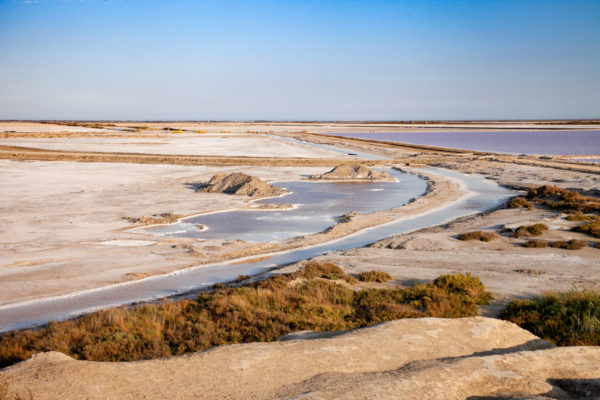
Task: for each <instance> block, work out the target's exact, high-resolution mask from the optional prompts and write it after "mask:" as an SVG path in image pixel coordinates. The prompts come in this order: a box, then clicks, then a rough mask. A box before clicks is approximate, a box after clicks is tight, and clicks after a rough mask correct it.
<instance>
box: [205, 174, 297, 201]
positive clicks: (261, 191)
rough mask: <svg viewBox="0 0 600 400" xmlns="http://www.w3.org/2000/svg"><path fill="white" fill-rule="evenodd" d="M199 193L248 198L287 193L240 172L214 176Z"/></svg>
mask: <svg viewBox="0 0 600 400" xmlns="http://www.w3.org/2000/svg"><path fill="white" fill-rule="evenodd" d="M200 191H201V192H209V193H227V194H235V195H239V196H250V197H273V196H279V195H282V194H284V193H287V191H286V190H285V189H282V188H279V187H276V186H272V185H269V184H268V183H266V182H264V181H262V180H260V179H258V178H256V177H254V176H250V175H246V174H243V173H241V172H235V173H233V174H226V173H219V174H215V175H213V177H212V178H210V181H208V182H207V183H206V184H205V185H204V187H202V188H201V189H200Z"/></svg>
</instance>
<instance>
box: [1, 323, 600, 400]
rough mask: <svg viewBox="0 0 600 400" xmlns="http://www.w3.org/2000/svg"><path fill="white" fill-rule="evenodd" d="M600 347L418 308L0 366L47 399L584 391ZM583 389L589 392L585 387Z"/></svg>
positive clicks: (559, 394)
mask: <svg viewBox="0 0 600 400" xmlns="http://www.w3.org/2000/svg"><path fill="white" fill-rule="evenodd" d="M598 377H600V348H598V347H560V348H558V347H555V346H553V345H552V344H550V343H548V342H546V341H544V340H541V339H539V338H537V337H536V336H534V335H532V334H531V333H529V332H527V331H525V330H523V329H521V328H519V327H518V326H516V325H514V324H511V323H509V322H506V321H501V320H497V319H491V318H482V317H474V318H461V319H440V318H420V319H404V320H397V321H391V322H387V323H384V324H380V325H376V326H373V327H370V328H364V329H359V330H355V331H350V332H337V333H318V334H317V333H311V332H301V333H298V334H296V335H288V336H287V337H285V338H284V340H283V341H280V342H272V343H251V344H238V345H231V346H220V347H216V348H214V349H211V350H209V351H203V352H199V353H194V354H190V355H184V356H180V357H172V358H167V359H160V360H149V361H137V362H121V363H109V362H89V361H76V360H73V359H72V358H70V357H67V356H65V355H62V354H60V353H43V354H39V355H37V356H34V357H32V358H31V359H29V360H27V361H24V362H21V363H19V364H16V365H14V366H12V367H9V368H6V369H4V370H1V371H0V382H6V383H7V384H8V385H9V390H11V391H14V392H18V393H22V394H23V393H27V389H30V390H31V392H32V394H33V396H34V398H35V399H36V400H45V399H57V398H61V399H65V400H69V399H82V398H87V399H107V398H112V399H124V400H127V399H139V398H147V399H164V398H177V399H214V398H236V399H284V398H285V399H290V398H303V399H304V398H307V399H340V398H341V399H370V398H377V399H461V400H462V399H466V398H471V399H482V398H487V399H490V398H491V399H493V398H505V397H511V396H512V397H513V398H553V399H571V398H584V395H585V393H586V391H587V393H594V391H596V396H597V393H598V392H597V391H598V387H599V382H598ZM588 396H590V397H585V398H597V397H594V396H591V395H589V394H588Z"/></svg>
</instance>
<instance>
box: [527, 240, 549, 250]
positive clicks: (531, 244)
mask: <svg viewBox="0 0 600 400" xmlns="http://www.w3.org/2000/svg"><path fill="white" fill-rule="evenodd" d="M523 247H528V248H534V249H543V248H545V247H548V243H546V242H545V241H543V240H538V239H533V240H528V241H526V242H525V243H523Z"/></svg>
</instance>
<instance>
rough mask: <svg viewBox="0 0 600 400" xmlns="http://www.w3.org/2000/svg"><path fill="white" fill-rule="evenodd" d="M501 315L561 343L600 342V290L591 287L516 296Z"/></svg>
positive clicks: (565, 344)
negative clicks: (527, 297)
mask: <svg viewBox="0 0 600 400" xmlns="http://www.w3.org/2000/svg"><path fill="white" fill-rule="evenodd" d="M501 318H503V319H505V320H508V321H511V322H514V323H515V324H517V325H519V326H520V327H522V328H524V329H527V330H528V331H530V332H531V333H533V334H534V335H536V336H539V337H541V338H542V339H546V340H549V341H551V342H553V343H555V344H557V345H560V346H581V345H586V346H598V345H600V294H599V293H598V292H594V291H590V290H573V291H570V292H562V293H556V292H555V293H548V294H545V295H544V296H542V297H539V298H535V299H532V300H515V301H513V302H511V303H510V304H509V305H508V306H507V307H506V309H505V310H504V311H503V312H502V315H501Z"/></svg>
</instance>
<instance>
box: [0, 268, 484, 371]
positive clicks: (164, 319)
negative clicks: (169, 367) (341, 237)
mask: <svg viewBox="0 0 600 400" xmlns="http://www.w3.org/2000/svg"><path fill="white" fill-rule="evenodd" d="M339 279H342V280H344V281H346V282H356V280H355V279H354V278H352V277H350V276H349V275H347V274H345V273H344V272H343V271H342V270H341V269H340V268H339V267H337V266H336V265H335V264H318V263H314V262H313V263H310V264H308V265H306V266H305V267H304V268H303V269H302V270H300V271H297V272H295V273H291V274H285V275H276V276H273V277H270V278H268V279H266V280H264V281H258V282H252V283H248V284H246V285H244V286H240V287H230V286H224V287H221V288H217V289H215V290H214V291H210V292H201V293H200V294H199V295H198V298H197V299H196V300H179V301H173V302H166V303H160V304H145V305H141V306H133V307H118V308H112V309H108V310H103V311H98V312H95V313H92V314H89V315H86V316H83V317H81V318H78V319H74V320H69V321H64V322H51V323H50V324H48V325H47V326H44V327H42V328H39V329H27V330H21V331H14V332H9V333H7V334H5V335H3V336H0V367H3V366H7V365H10V364H13V363H15V362H18V361H21V360H24V359H26V358H28V357H29V356H31V355H32V354H35V353H38V352H41V351H50V350H52V351H61V352H63V353H65V354H68V355H70V356H72V357H74V358H76V359H83V360H96V361H131V360H142V359H152V358H160V357H168V356H174V355H178V354H183V353H188V352H194V351H200V350H203V349H206V348H208V347H211V346H216V345H222V344H228V343H248V342H256V341H261V342H266V341H273V340H276V339H278V338H279V337H281V336H283V335H285V334H288V333H290V332H294V331H299V330H313V331H338V330H348V329H355V328H359V327H363V326H368V325H372V324H375V323H378V322H383V321H389V320H392V319H397V318H414V317H444V318H455V317H468V316H474V315H477V314H478V307H477V305H478V304H484V303H486V302H487V301H489V299H490V298H491V295H490V294H489V293H488V292H486V291H485V288H484V287H483V285H482V284H481V282H480V281H479V279H478V278H474V277H471V276H470V275H462V274H457V275H446V276H443V277H440V278H438V279H436V280H435V281H434V282H433V283H430V284H428V285H417V286H415V287H410V288H400V287H394V288H386V289H369V290H360V289H359V288H358V287H355V286H353V285H352V284H351V283H344V284H340V282H339Z"/></svg>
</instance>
